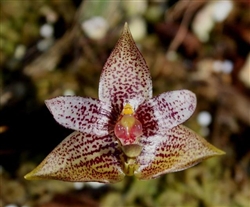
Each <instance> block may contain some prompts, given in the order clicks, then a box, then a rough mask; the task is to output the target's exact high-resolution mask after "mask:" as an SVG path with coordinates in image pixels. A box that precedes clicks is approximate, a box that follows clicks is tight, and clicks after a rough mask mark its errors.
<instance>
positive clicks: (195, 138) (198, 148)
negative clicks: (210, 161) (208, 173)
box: [135, 125, 225, 179]
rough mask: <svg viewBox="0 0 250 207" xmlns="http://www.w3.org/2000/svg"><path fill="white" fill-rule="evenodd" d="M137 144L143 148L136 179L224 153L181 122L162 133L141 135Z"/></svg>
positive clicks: (145, 177)
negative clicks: (147, 135)
mask: <svg viewBox="0 0 250 207" xmlns="http://www.w3.org/2000/svg"><path fill="white" fill-rule="evenodd" d="M140 143H141V145H142V146H144V148H143V151H142V153H141V154H140V155H139V157H138V158H137V163H138V165H139V168H138V169H137V170H136V171H135V176H136V177H138V178H139V179H152V178H155V177H158V176H160V175H162V174H165V173H170V172H176V171H180V170H185V169H187V168H189V167H192V166H193V165H195V164H197V163H199V162H201V161H202V160H204V159H207V158H210V157H213V156H217V155H222V154H225V153H224V152H223V151H221V150H219V149H217V148H216V147H214V146H213V145H211V144H209V143H208V142H207V141H206V140H205V139H203V138H201V137H200V136H199V135H197V134H196V133H195V132H193V131H192V130H190V129H189V128H187V127H185V126H183V125H179V126H176V127H174V128H172V129H169V130H168V131H166V133H165V135H164V136H162V135H158V134H156V135H154V136H151V137H142V138H141V140H140Z"/></svg>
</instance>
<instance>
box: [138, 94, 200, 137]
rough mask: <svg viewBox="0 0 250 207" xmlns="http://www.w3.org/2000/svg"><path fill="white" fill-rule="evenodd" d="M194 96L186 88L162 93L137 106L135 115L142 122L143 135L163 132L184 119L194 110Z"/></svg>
mask: <svg viewBox="0 0 250 207" xmlns="http://www.w3.org/2000/svg"><path fill="white" fill-rule="evenodd" d="M195 107H196V96H195V94H194V93H192V92H191V91H188V90H177V91H171V92H166V93H162V94H160V95H159V96H156V97H154V98H153V99H150V100H148V101H146V102H144V103H143V104H141V105H140V106H139V107H138V110H137V111H136V115H137V116H138V119H139V120H140V121H141V123H142V127H143V129H144V135H145V136H151V135H153V134H155V133H157V134H161V133H162V134H165V132H166V130H168V129H171V128H173V127H175V126H177V125H179V124H181V123H183V122H184V121H186V120H187V119H188V118H189V117H190V116H191V115H192V114H193V112H194V110H195Z"/></svg>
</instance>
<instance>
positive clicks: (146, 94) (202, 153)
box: [25, 24, 224, 183]
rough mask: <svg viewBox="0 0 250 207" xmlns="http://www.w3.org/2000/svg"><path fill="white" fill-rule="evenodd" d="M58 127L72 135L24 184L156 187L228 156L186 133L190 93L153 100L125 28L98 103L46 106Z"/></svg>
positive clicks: (192, 104) (61, 100)
mask: <svg viewBox="0 0 250 207" xmlns="http://www.w3.org/2000/svg"><path fill="white" fill-rule="evenodd" d="M45 103H46V105H47V107H48V109H49V110H50V112H51V113H52V114H53V116H54V118H55V120H56V121H57V122H58V123H59V124H61V125H62V126H64V127H67V128H70V129H73V130H75V131H74V132H73V133H72V134H70V135H69V136H68V137H66V138H65V139H64V140H63V141H62V142H61V143H60V144H59V145H58V146H57V147H56V148H55V149H54V150H53V151H52V152H51V153H50V154H49V155H48V156H47V157H46V158H45V159H44V160H43V161H42V163H41V164H40V165H39V166H38V167H36V168H35V169H34V170H33V171H31V172H30V173H28V174H27V175H26V176H25V178H26V179H30V180H32V179H57V180H64V181H97V182H105V183H115V182H119V181H121V180H122V179H123V178H124V176H126V175H128V176H131V175H134V176H136V177H137V178H138V179H143V180H147V179H152V178H156V177H158V176H160V175H162V174H165V173H170V172H175V171H180V170H184V169H187V168H189V167H192V166H193V165H195V164H197V163H199V162H201V161H202V160H204V159H207V158H210V157H213V156H216V155H222V154H224V152H223V151H221V150H219V149H217V148H216V147H214V146H213V145H211V144H209V143H208V142H207V141H205V140H204V139H203V138H202V137H200V136H199V135H198V134H196V133H195V132H193V131H192V130H190V129H189V128H187V127H185V126H183V125H182V123H183V122H184V121H186V120H187V119H188V118H189V117H190V116H191V115H192V114H193V112H194V110H195V108H196V96H195V94H193V93H192V92H190V91H188V90H176V91H171V92H166V93H162V94H160V95H158V96H156V97H153V98H152V80H151V76H150V73H149V69H148V67H147V65H146V62H145V60H144V58H143V57H142V55H141V53H140V51H139V50H138V48H137V47H136V44H135V42H134V40H133V38H132V35H131V33H130V31H129V28H128V25H127V24H125V26H124V29H123V32H122V34H121V37H120V39H119V40H118V43H117V44H116V46H115V49H114V50H113V52H112V53H111V55H110V57H109V58H108V60H107V62H106V64H105V65H104V68H103V70H102V73H101V77H100V82H99V99H94V98H83V97H77V96H60V97H57V98H53V99H50V100H46V101H45Z"/></svg>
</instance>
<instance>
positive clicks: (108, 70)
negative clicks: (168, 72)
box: [99, 24, 152, 113]
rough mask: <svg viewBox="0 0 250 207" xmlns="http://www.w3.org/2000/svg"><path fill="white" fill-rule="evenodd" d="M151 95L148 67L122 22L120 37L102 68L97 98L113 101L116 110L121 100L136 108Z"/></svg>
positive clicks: (126, 26) (119, 108)
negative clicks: (122, 27)
mask: <svg viewBox="0 0 250 207" xmlns="http://www.w3.org/2000/svg"><path fill="white" fill-rule="evenodd" d="M151 97H152V81H151V76H150V73H149V69H148V67H147V64H146V62H145V60H144V58H143V57H142V55H141V53H140V51H139V50H138V48H137V47H136V44H135V42H134V40H133V37H132V35H131V33H130V31H129V28H128V25H127V24H125V26H124V29H123V32H122V34H121V37H120V39H119V40H118V43H117V44H116V46H115V49H114V50H113V52H112V53H111V55H110V56H109V58H108V60H107V62H106V63H105V65H104V68H103V70H102V74H101V78H100V82H99V99H100V100H101V101H104V102H107V103H110V104H113V106H114V107H115V110H118V112H119V113H120V112H121V110H122V107H123V105H124V103H130V104H131V105H132V107H133V108H134V109H136V108H137V106H138V105H139V104H140V103H142V102H143V101H144V100H147V99H150V98H151Z"/></svg>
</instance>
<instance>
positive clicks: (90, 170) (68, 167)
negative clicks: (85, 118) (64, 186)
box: [25, 131, 124, 183]
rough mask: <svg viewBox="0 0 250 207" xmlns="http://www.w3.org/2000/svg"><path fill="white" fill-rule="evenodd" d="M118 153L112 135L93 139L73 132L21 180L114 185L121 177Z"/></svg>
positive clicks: (90, 136) (122, 175)
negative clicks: (50, 180)
mask: <svg viewBox="0 0 250 207" xmlns="http://www.w3.org/2000/svg"><path fill="white" fill-rule="evenodd" d="M120 154H121V151H120V150H119V148H118V143H117V141H116V139H115V138H114V136H111V135H109V136H105V137H97V136H94V135H88V134H83V133H80V132H76V131H75V132H73V133H72V134H70V135H69V136H68V137H67V138H65V139H64V140H63V141H62V142H61V143H60V144H59V145H58V146H57V147H56V148H55V149H54V150H53V151H52V152H51V153H50V154H49V155H48V156H47V157H46V158H45V159H44V160H43V161H42V163H41V164H40V165H39V166H38V167H37V168H35V169H34V170H33V171H31V172H30V173H28V174H27V175H26V176H25V178H26V179H28V180H37V179H55V180H63V181H86V182H87V181H97V182H104V183H109V182H111V183H114V182H118V181H121V180H122V179H123V177H124V173H123V171H122V169H121V167H120V166H122V165H121V161H120V158H119V157H120Z"/></svg>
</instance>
